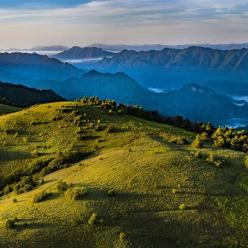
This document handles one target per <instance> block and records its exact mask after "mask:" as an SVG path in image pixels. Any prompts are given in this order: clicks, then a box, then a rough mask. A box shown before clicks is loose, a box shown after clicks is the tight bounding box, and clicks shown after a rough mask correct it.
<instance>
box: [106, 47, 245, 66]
mask: <svg viewBox="0 0 248 248" xmlns="http://www.w3.org/2000/svg"><path fill="white" fill-rule="evenodd" d="M102 64H103V66H104V65H105V64H106V66H118V67H122V66H123V67H128V66H130V67H132V66H136V65H138V66H144V67H145V66H146V65H152V66H161V67H164V68H181V67H182V68H194V69H213V70H228V71H229V70H231V71H246V70H247V68H248V49H241V50H228V51H225V50H224V51H223V50H217V49H210V48H203V47H189V48H185V49H170V48H165V49H163V50H161V51H155V50H153V51H144V52H143V51H142V52H136V51H129V50H124V51H122V52H121V53H117V54H116V55H115V56H114V57H113V58H110V59H105V61H104V62H103V63H102Z"/></svg>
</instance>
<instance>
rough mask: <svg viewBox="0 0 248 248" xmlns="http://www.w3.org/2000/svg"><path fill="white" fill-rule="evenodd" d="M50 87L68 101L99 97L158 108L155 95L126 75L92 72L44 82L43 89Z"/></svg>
mask: <svg viewBox="0 0 248 248" xmlns="http://www.w3.org/2000/svg"><path fill="white" fill-rule="evenodd" d="M49 85H53V89H54V90H55V91H56V92H57V93H59V94H60V95H62V96H63V97H65V98H66V99H77V98H81V97H83V96H99V97H101V98H104V99H106V98H108V99H114V100H116V101H118V102H122V103H126V104H132V105H136V104H139V105H141V106H144V107H147V108H149V109H155V108H156V104H155V100H156V99H155V95H154V94H151V92H150V91H148V90H145V89H144V88H142V87H141V86H140V85H139V84H138V83H137V82H135V81H134V80H133V79H131V78H130V77H129V76H127V75H126V74H124V73H117V74H110V73H100V72H97V71H90V72H88V73H86V74H84V75H82V76H81V77H80V78H72V79H69V80H66V81H63V82H56V83H55V82H48V81H44V82H43V84H42V87H48V86H49Z"/></svg>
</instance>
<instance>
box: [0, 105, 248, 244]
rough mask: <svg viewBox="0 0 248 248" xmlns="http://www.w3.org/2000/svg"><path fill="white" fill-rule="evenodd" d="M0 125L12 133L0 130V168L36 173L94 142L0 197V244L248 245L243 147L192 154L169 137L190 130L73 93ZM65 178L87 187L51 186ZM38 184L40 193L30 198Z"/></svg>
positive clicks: (185, 135)
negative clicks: (76, 98)
mask: <svg viewBox="0 0 248 248" xmlns="http://www.w3.org/2000/svg"><path fill="white" fill-rule="evenodd" d="M34 120H35V121H36V123H35V124H32V125H30V123H31V122H33V121H34ZM98 120H100V121H98ZM99 124H101V125H103V126H105V128H106V129H104V128H103V129H99V128H98V125H99ZM0 127H1V130H5V129H6V128H8V129H10V128H11V129H13V130H15V132H17V133H18V135H14V134H11V133H9V134H7V133H6V132H4V131H1V132H0V137H1V142H5V144H6V145H5V146H1V158H0V159H1V176H2V177H4V176H6V175H7V174H8V173H12V172H13V171H14V169H17V168H18V169H22V170H26V171H27V169H28V171H33V173H35V172H37V171H39V169H41V168H42V167H40V168H38V167H35V165H37V166H38V165H39V163H38V161H51V159H53V158H54V157H55V158H56V156H58V155H59V156H62V154H63V152H64V151H65V150H67V149H68V147H70V149H71V150H73V151H74V152H75V151H77V152H78V153H81V154H83V155H84V154H85V153H86V152H88V151H91V152H93V153H92V155H91V157H88V158H84V159H83V157H82V158H80V157H79V158H78V159H77V160H71V161H68V160H67V165H66V166H65V167H67V168H64V169H63V168H62V169H60V170H58V171H56V172H53V173H49V170H47V171H46V173H49V174H46V173H44V174H40V176H41V178H43V179H44V181H42V180H41V183H40V185H39V186H37V187H36V188H35V189H34V190H31V191H29V192H27V193H20V194H19V195H16V194H15V193H10V194H8V195H7V196H5V197H3V198H1V199H0V236H1V239H0V246H1V247H37V248H39V247H43V248H44V247H45V248H47V247H53V248H56V247H64V248H67V247H68V248H69V247H70V248H74V247H75V248H76V247H88V248H91V247H92V248H93V247H94V248H98V247H115V248H117V247H131V248H132V247H134V248H136V247H142V248H143V247H144V248H146V247H147V248H148V247H149V248H150V247H158V248H160V247H161V248H162V247H171V248H174V247H186V248H191V247H192V248H193V247H199V248H203V247H212V248H214V247H235V246H236V247H247V245H248V237H247V214H246V213H247V200H248V199H247V192H246V191H245V190H244V189H246V190H247V188H245V185H247V174H246V171H245V167H244V164H243V157H244V154H243V153H239V152H235V151H231V150H221V149H217V148H210V147H209V146H207V147H208V148H204V149H202V150H201V153H202V155H203V157H202V158H197V157H195V156H194V155H193V154H194V153H195V151H196V150H195V149H192V148H191V147H190V146H188V145H178V144H173V143H171V142H170V140H171V139H174V138H186V139H188V140H189V141H191V140H192V138H193V137H194V134H192V133H188V132H185V131H183V130H180V129H176V128H173V127H170V126H167V125H160V124H157V123H153V122H148V121H144V120H142V119H139V118H135V117H130V116H127V115H122V114H119V113H111V114H109V112H108V110H106V109H104V108H100V109H99V108H98V107H96V106H92V105H91V106H87V105H85V104H83V103H80V102H77V103H73V102H64V103H53V104H46V105H41V106H36V107H33V108H30V109H28V110H25V111H22V112H19V113H16V114H11V115H7V116H4V117H0ZM41 133H42V135H41ZM72 134H75V135H74V138H73V139H72ZM26 139H28V140H29V139H30V141H29V142H28V143H25V140H26ZM35 147H36V148H35ZM34 149H36V150H37V151H36V152H35V153H33V152H32V151H33V150H34ZM197 150H198V149H197ZM208 153H214V154H217V155H218V156H220V157H221V158H222V159H223V160H225V161H226V162H225V165H224V166H223V167H222V168H218V167H215V166H214V165H212V164H211V163H209V162H207V161H206V159H205V157H206V156H207V155H208ZM20 160H22V163H20ZM48 163H49V162H48ZM57 163H59V164H60V163H61V161H60V162H59V161H58V160H57ZM53 165H56V163H53ZM57 165H58V164H57ZM32 166H33V167H32ZM43 166H44V168H45V167H46V166H47V165H46V164H43ZM50 166H51V164H50ZM44 168H43V169H44ZM49 168H50V167H49ZM59 168H60V167H58V168H57V169H59ZM44 171H45V170H44ZM44 175H45V176H44ZM36 176H37V175H36ZM25 180H26V181H25V182H26V183H27V182H29V180H28V179H27V178H26V179H25ZM62 181H63V182H66V183H67V185H70V187H71V188H73V189H74V190H75V189H78V188H84V189H85V188H87V194H84V195H83V196H82V197H81V198H79V199H71V198H70V197H69V196H68V194H67V193H65V196H64V193H63V190H61V189H58V185H61V182H62ZM241 185H243V186H241ZM246 187H247V186H246ZM41 192H43V194H44V192H46V194H47V197H46V198H44V199H43V200H42V201H40V202H36V203H35V202H33V199H34V197H35V195H36V194H38V195H40V194H41ZM11 220H13V221H14V225H10V223H13V222H10V221H11ZM237 244H238V245H237Z"/></svg>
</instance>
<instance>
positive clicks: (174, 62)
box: [82, 47, 248, 95]
mask: <svg viewBox="0 0 248 248" xmlns="http://www.w3.org/2000/svg"><path fill="white" fill-rule="evenodd" d="M82 68H84V67H83V65H82ZM85 68H86V67H85ZM87 69H88V67H87ZM90 69H96V70H98V71H102V72H112V73H115V72H125V73H127V74H128V75H129V76H131V77H132V78H134V79H135V80H136V81H138V82H139V83H140V84H141V85H142V86H144V87H147V88H149V87H153V88H161V89H166V90H171V89H175V88H180V87H182V85H184V84H186V83H197V84H199V85H202V86H207V87H209V88H212V89H214V90H215V91H217V92H219V93H221V94H236V95H248V87H247V84H248V80H247V75H248V49H241V50H227V51H223V50H218V49H211V48H204V47H189V48H185V49H170V48H166V49H163V50H160V51H155V50H152V51H144V52H136V51H131V50H124V51H122V52H120V53H116V54H115V55H114V56H112V57H111V58H104V59H103V60H102V61H99V62H98V63H95V64H94V65H92V66H91V67H90Z"/></svg>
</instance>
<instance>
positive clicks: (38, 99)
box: [0, 82, 63, 107]
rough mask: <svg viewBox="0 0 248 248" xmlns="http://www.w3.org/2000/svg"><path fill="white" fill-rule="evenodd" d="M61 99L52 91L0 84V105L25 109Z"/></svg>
mask: <svg viewBox="0 0 248 248" xmlns="http://www.w3.org/2000/svg"><path fill="white" fill-rule="evenodd" d="M62 100H63V98H62V97H60V96H59V95H57V94H56V93H54V92H53V91H52V90H37V89H32V88H28V87H25V86H23V85H15V84H8V83H1V82H0V103H5V104H9V105H12V106H18V107H27V106H31V105H34V104H38V103H47V102H57V101H62Z"/></svg>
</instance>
